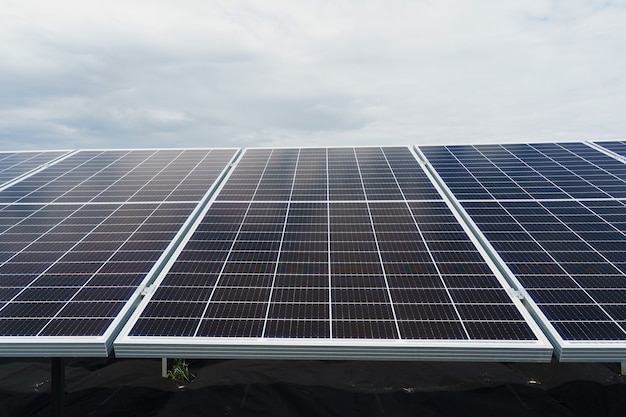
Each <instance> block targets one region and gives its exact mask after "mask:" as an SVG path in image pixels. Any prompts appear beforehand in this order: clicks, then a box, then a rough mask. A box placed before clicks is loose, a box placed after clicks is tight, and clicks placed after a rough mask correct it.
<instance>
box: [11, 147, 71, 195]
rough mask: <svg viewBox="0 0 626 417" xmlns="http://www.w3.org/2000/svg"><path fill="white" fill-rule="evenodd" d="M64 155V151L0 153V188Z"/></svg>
mask: <svg viewBox="0 0 626 417" xmlns="http://www.w3.org/2000/svg"><path fill="white" fill-rule="evenodd" d="M66 153H67V152H65V151H39V152H36V151H33V152H0V188H1V187H3V186H4V185H5V184H7V183H9V182H10V181H13V180H15V179H17V178H19V177H20V176H22V175H24V174H27V173H29V172H31V171H33V170H34V169H37V168H39V167H41V166H42V165H45V164H48V163H51V162H52V161H54V160H55V159H57V158H60V157H61V156H63V155H65V154H66Z"/></svg>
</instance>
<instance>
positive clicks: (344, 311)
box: [116, 147, 549, 357]
mask: <svg viewBox="0 0 626 417" xmlns="http://www.w3.org/2000/svg"><path fill="white" fill-rule="evenodd" d="M168 268H169V269H168V270H167V271H166V272H164V273H163V274H162V276H161V277H160V279H159V280H158V281H157V285H156V288H155V290H154V292H153V293H152V294H151V296H150V298H149V300H148V301H145V302H144V303H143V304H142V305H143V306H144V307H143V308H140V311H139V312H138V313H136V314H135V316H134V318H133V319H132V320H131V322H130V323H129V325H127V326H126V328H125V329H124V330H123V332H122V334H123V338H124V341H120V339H118V341H117V342H116V352H118V354H121V355H124V354H128V352H127V351H126V350H125V349H126V348H128V347H129V346H131V347H130V349H132V345H133V343H135V344H138V345H140V349H143V348H145V349H144V350H143V351H142V355H145V354H148V355H152V354H157V353H156V352H157V351H158V352H159V353H158V354H157V355H160V354H162V353H163V352H164V351H171V352H174V351H175V350H176V347H173V348H172V346H175V345H178V346H183V347H181V349H194V346H203V348H198V349H199V350H194V354H195V355H201V356H205V355H209V356H210V355H211V354H214V355H216V354H218V353H216V349H217V351H219V349H220V348H219V346H220V344H223V343H235V344H238V345H239V344H241V346H244V348H243V349H244V351H245V350H246V349H248V350H247V353H245V352H244V353H241V352H240V354H241V355H250V356H255V355H264V354H263V353H262V350H263V349H264V346H265V348H267V344H269V345H272V343H275V342H276V343H287V344H289V343H290V342H289V341H294V340H300V341H302V340H303V339H306V340H308V341H307V342H304V343H302V344H301V346H305V348H302V347H301V348H302V349H307V348H306V346H309V347H308V349H312V348H311V347H310V345H308V344H309V343H312V344H313V345H315V346H318V344H320V343H321V345H319V346H322V347H323V346H335V345H334V344H337V343H338V344H342V343H344V344H345V346H349V345H350V343H352V344H353V347H352V348H350V347H348V350H349V349H352V350H354V349H356V350H358V348H355V347H354V346H359V343H365V346H368V343H371V342H373V343H374V344H375V343H380V342H383V343H388V344H389V343H395V342H400V341H405V342H406V341H409V343H413V344H412V345H411V344H410V345H409V346H413V347H414V346H416V343H422V342H427V343H432V342H442V341H443V342H444V343H447V342H450V341H453V342H454V341H455V342H468V343H472V342H495V343H499V344H505V343H509V342H519V343H520V344H521V345H524V347H525V348H528V347H532V346H534V345H533V343H536V342H537V341H538V336H537V334H536V333H535V332H534V331H533V329H532V328H531V326H529V324H528V322H527V320H526V318H525V316H524V315H523V314H522V313H521V311H520V306H519V304H516V302H514V301H513V299H512V298H511V296H510V295H509V294H508V293H507V291H506V290H505V289H504V288H503V286H502V284H501V282H500V281H499V280H498V278H497V277H496V276H495V275H494V273H493V271H492V270H491V268H490V267H489V266H488V264H487V262H486V261H485V259H484V258H483V256H482V255H481V253H480V252H479V251H478V249H477V248H476V246H474V243H473V242H472V240H471V239H470V237H469V236H468V234H467V233H466V231H465V229H464V228H463V227H462V226H461V225H460V223H459V221H458V220H457V218H456V217H455V216H454V214H453V213H452V212H451V211H450V209H449V208H448V206H447V204H446V203H445V202H444V200H443V199H442V197H441V196H440V194H439V193H438V191H437V190H436V189H435V187H434V186H433V185H432V182H431V181H430V179H429V178H428V176H427V175H426V173H425V172H424V171H423V170H422V168H421V166H420V165H419V163H418V162H417V160H416V159H415V157H414V156H413V154H412V153H411V152H410V151H409V149H408V148H406V147H398V148H393V147H382V148H312V149H304V148H303V149H298V148H296V149H278V148H277V149H248V150H247V151H246V152H245V154H244V155H243V156H242V158H241V159H240V160H239V161H238V163H237V165H236V166H235V168H234V170H233V171H232V172H231V174H230V175H229V177H228V179H227V181H226V182H225V184H224V185H223V186H222V187H221V190H220V192H219V194H218V195H217V197H216V199H215V201H214V202H213V203H212V205H211V206H210V207H209V208H208V209H207V210H206V213H205V214H204V217H203V218H202V219H201V220H200V221H199V222H198V223H197V225H196V228H195V231H194V232H193V234H191V235H190V237H189V239H188V240H187V241H186V243H185V246H184V248H183V249H182V251H181V252H180V253H179V254H178V256H177V258H176V259H175V261H173V262H172V263H171V264H170V265H169V267H168ZM394 341H395V342H394ZM126 343H128V345H127V344H126ZM144 343H146V345H142V344H144ZM316 343H317V344H316ZM355 343H356V344H355ZM155 345H157V346H159V347H158V348H154V346H155ZM141 346H143V348H142V347H141ZM246 346H247V347H246ZM452 346H454V344H452ZM153 349H156V350H153ZM168 349H173V350H168ZM202 349H204V350H202ZM211 349H213V350H211ZM270 350H271V349H270ZM391 350H392V351H393V349H391ZM211 352H213V353H211ZM548 352H549V350H548ZM431 354H434V355H439V354H441V352H439V351H437V352H436V353H433V352H431ZM232 355H236V354H235V353H233V352H232V351H231V352H230V353H228V352H227V353H226V356H227V357H232ZM265 355H267V356H269V357H276V356H272V355H278V357H282V356H284V355H288V353H282V354H281V353H276V352H269V353H266V354H265ZM281 355H282V356H281ZM305 355H306V356H309V357H310V356H314V357H317V356H323V355H324V354H323V353H321V351H319V350H317V351H316V350H315V349H313V350H311V351H309V353H305ZM316 355H317V356H316ZM332 355H337V353H333V354H331V356H332ZM352 355H354V353H352ZM443 355H446V354H445V353H444V354H443ZM548 355H549V353H548Z"/></svg>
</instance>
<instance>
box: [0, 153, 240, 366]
mask: <svg viewBox="0 0 626 417" xmlns="http://www.w3.org/2000/svg"><path fill="white" fill-rule="evenodd" d="M235 153H236V150H233V149H224V150H134V151H133V150H119V151H81V152H77V153H75V154H73V155H71V156H70V157H68V158H65V159H63V160H61V161H60V162H58V163H56V164H54V165H52V166H50V167H48V168H46V169H44V170H42V171H40V172H38V173H36V174H34V175H32V176H29V177H27V178H25V179H23V180H22V181H19V182H17V183H15V184H12V185H11V186H9V187H7V188H6V189H4V190H2V191H1V192H0V213H1V214H0V355H41V356H49V355H60V356H64V355H68V354H72V355H78V356H84V355H102V354H105V355H106V354H107V351H108V348H110V345H111V344H112V337H113V336H114V333H115V330H116V327H119V325H120V324H122V323H123V319H124V314H126V313H127V312H129V311H130V308H131V305H130V303H129V301H132V300H133V299H135V298H137V296H138V295H139V291H140V286H141V285H142V284H145V283H146V280H147V279H148V278H149V273H150V271H151V270H152V269H153V268H154V267H155V265H156V263H157V260H158V259H159V258H160V257H161V256H162V255H163V253H164V251H165V250H166V249H167V248H168V247H169V246H170V245H171V244H172V241H173V240H174V238H175V236H176V235H177V234H178V233H179V230H180V229H181V227H182V226H183V225H184V224H185V223H186V222H190V220H189V218H190V215H191V214H192V212H193V211H194V209H196V207H197V206H198V203H199V202H200V201H201V200H202V199H203V198H204V196H205V194H206V193H207V191H208V190H209V188H210V186H211V185H212V184H213V183H214V182H215V181H216V180H217V179H218V178H219V177H220V176H221V175H222V174H223V171H224V168H225V167H226V166H227V165H228V164H229V162H230V161H231V160H232V158H233V157H234V155H235Z"/></svg>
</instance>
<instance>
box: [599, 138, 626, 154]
mask: <svg viewBox="0 0 626 417" xmlns="http://www.w3.org/2000/svg"><path fill="white" fill-rule="evenodd" d="M596 145H598V146H602V147H603V148H605V149H608V150H609V151H612V152H615V153H616V154H618V155H620V156H623V157H624V158H626V142H624V141H610V142H596Z"/></svg>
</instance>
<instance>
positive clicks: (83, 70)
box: [0, 0, 626, 150]
mask: <svg viewBox="0 0 626 417" xmlns="http://www.w3.org/2000/svg"><path fill="white" fill-rule="evenodd" d="M624 22H626V1H608V2H601V1H587V0H566V1H565V0H564V1H559V0H551V1H549V0H525V1H514V2H513V1H501V0H480V1H465V0H456V1H451V0H436V1H435V0H433V1H426V0H423V1H422V0H414V1H401V0H385V1H375V0H359V1H356V0H354V1H344V0H333V1H326V0H315V1H308V0H298V1H274V0H263V1H244V0H242V1H232V0H230V1H210V0H199V1H195V0H177V1H172V0H170V1H163V0H150V1H143V0H133V1H117V0H108V1H90V0H79V1H69V0H56V1H54V2H51V1H49V0H48V1H26V0H19V1H13V0H3V1H2V7H1V8H0V150H21V149H74V148H129V147H132V148H142V147H231V146H236V147H251V146H318V145H320V146H321V145H323V146H327V145H404V144H446V143H447V144H455V143H489V142H527V141H560V140H601V139H626V117H625V115H626V70H625V69H626V24H624Z"/></svg>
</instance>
